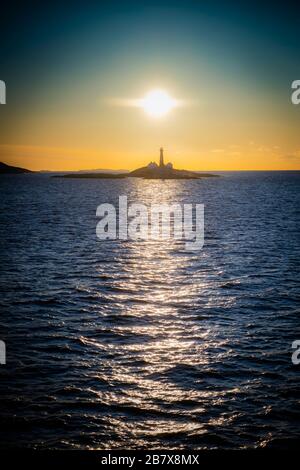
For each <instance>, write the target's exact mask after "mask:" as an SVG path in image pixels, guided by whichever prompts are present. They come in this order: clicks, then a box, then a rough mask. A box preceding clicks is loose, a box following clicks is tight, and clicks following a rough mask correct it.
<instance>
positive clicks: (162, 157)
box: [159, 147, 165, 168]
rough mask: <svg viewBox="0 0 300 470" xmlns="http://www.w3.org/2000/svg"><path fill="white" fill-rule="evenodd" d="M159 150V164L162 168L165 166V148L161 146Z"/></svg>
mask: <svg viewBox="0 0 300 470" xmlns="http://www.w3.org/2000/svg"><path fill="white" fill-rule="evenodd" d="M159 151H160V157H159V166H160V167H161V168H163V167H164V166H165V164H164V149H163V148H162V147H161V148H160V150H159Z"/></svg>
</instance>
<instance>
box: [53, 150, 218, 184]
mask: <svg viewBox="0 0 300 470" xmlns="http://www.w3.org/2000/svg"><path fill="white" fill-rule="evenodd" d="M212 176H218V175H213V174H211V173H197V172H195V171H189V170H177V169H175V168H173V165H172V163H167V164H165V163H164V150H163V148H161V149H160V157H159V165H158V164H157V163H155V162H150V163H149V164H148V165H147V166H144V167H142V168H138V169H136V170H133V171H131V172H129V173H118V174H111V173H69V174H66V175H56V176H55V178H114V179H115V178H144V179H163V180H167V179H199V178H206V177H212Z"/></svg>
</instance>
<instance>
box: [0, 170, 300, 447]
mask: <svg viewBox="0 0 300 470" xmlns="http://www.w3.org/2000/svg"><path fill="white" fill-rule="evenodd" d="M218 174H219V177H216V178H203V179H199V180H165V181H163V180H142V179H136V178H126V179H111V180H108V179H106V180H101V179H72V178H68V179H64V178H53V177H52V175H51V174H23V175H2V176H1V177H0V286H1V297H0V307H1V318H0V321H1V328H0V340H1V341H4V343H5V346H6V364H1V365H0V399H1V405H0V415H1V426H0V447H1V448H2V449H4V448H5V449H11V448H19V449H24V448H25V449H83V450H84V449H102V450H103V449H149V450H153V449H169V450H170V449H245V448H246V449H255V448H276V449H282V448H284V449H291V448H296V447H297V448H298V446H299V444H300V401H299V400H300V366H299V364H298V363H297V362H299V359H300V353H299V355H297V349H295V348H296V346H297V345H296V343H295V342H297V341H299V343H298V349H299V348H300V318H299V314H300V312H299V259H300V236H299V220H300V217H299V215H300V172H288V171H287V172H280V171H279V172H222V173H218ZM120 195H126V196H127V197H128V203H134V202H137V203H142V204H145V205H151V204H153V203H168V204H171V203H172V204H173V203H178V204H185V203H186V204H204V222H205V223H204V240H205V241H204V246H203V248H202V249H201V250H198V251H193V250H187V249H186V248H185V246H184V242H183V241H182V240H174V239H172V238H171V239H164V240H151V239H149V240H119V239H117V240H99V238H97V236H96V225H97V222H98V221H99V219H98V218H97V217H96V210H97V207H98V206H99V205H100V204H103V203H110V204H113V205H115V206H117V205H118V198H119V196H120ZM293 358H294V359H293ZM297 358H298V361H297Z"/></svg>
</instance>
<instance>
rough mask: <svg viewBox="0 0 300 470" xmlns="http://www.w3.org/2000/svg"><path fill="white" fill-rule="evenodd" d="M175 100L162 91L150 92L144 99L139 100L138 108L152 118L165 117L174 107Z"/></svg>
mask: <svg viewBox="0 0 300 470" xmlns="http://www.w3.org/2000/svg"><path fill="white" fill-rule="evenodd" d="M176 104H177V103H176V100H174V99H173V98H171V97H170V96H169V95H168V93H167V92H165V91H163V90H152V91H149V93H147V95H146V96H145V98H143V99H141V100H140V106H141V108H143V109H144V111H145V112H146V113H147V114H149V115H150V116H152V117H162V116H165V115H166V114H167V113H168V112H169V111H171V109H173V108H175V107H176Z"/></svg>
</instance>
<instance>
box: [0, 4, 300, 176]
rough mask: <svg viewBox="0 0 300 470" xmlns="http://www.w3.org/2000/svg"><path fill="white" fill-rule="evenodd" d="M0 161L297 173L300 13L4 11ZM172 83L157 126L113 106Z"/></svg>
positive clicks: (231, 7) (91, 7)
mask: <svg viewBox="0 0 300 470" xmlns="http://www.w3.org/2000/svg"><path fill="white" fill-rule="evenodd" d="M1 22H2V25H1V33H0V51H1V52H0V79H2V80H4V81H5V82H6V86H7V104H6V105H1V106H0V160H1V161H4V162H6V163H9V164H12V165H17V166H23V167H26V168H29V169H33V170H40V169H43V170H77V169H92V168H112V169H120V168H122V169H133V168H136V167H139V166H143V165H144V164H146V163H148V162H149V161H150V160H154V159H156V160H157V159H158V149H159V147H160V146H161V145H162V146H164V148H165V155H166V160H171V161H172V162H173V163H174V165H175V167H177V168H186V169H193V170H264V169H270V170H279V169H300V132H299V125H300V105H299V106H295V105H292V104H291V99H290V96H291V83H292V81H293V80H296V79H300V43H299V31H300V8H299V7H298V10H296V6H293V5H292V3H289V2H282V6H281V7H279V6H277V5H272V4H271V3H270V4H269V5H268V4H267V3H266V4H265V6H262V5H261V2H260V3H257V4H256V3H255V2H249V3H248V4H245V3H243V4H241V5H240V6H238V2H225V1H223V2H214V1H210V2H201V1H191V0H186V1H164V0H161V1H159V2H156V1H155V0H153V1H151V2H147V1H125V0H124V1H119V2H117V1H114V0H112V1H104V2H99V1H98V2H89V1H85V2H82V3H81V4H80V3H76V2H74V3H73V7H72V8H71V7H69V8H67V7H65V6H62V5H58V4H57V5H56V6H54V5H51V6H50V5H49V6H47V5H45V3H42V2H39V3H38V4H36V5H34V6H33V4H32V6H30V3H27V2H26V5H25V6H23V7H20V6H19V7H18V8H14V7H13V4H11V8H10V9H7V10H6V11H2V12H1ZM153 88H163V89H165V90H167V91H168V92H169V93H170V94H171V95H172V96H173V97H174V98H177V99H182V100H186V101H187V103H188V105H187V106H185V107H183V108H178V109H175V110H173V111H171V112H170V113H169V114H168V115H167V116H166V117H165V118H162V119H159V120H157V119H153V118H151V117H149V116H147V115H146V114H145V113H144V111H143V110H141V109H137V108H129V107H124V106H123V107H121V106H116V105H114V104H113V102H114V101H113V100H116V99H118V98H120V99H127V98H140V97H142V96H143V95H144V94H145V93H146V92H147V91H149V90H151V89H153Z"/></svg>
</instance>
